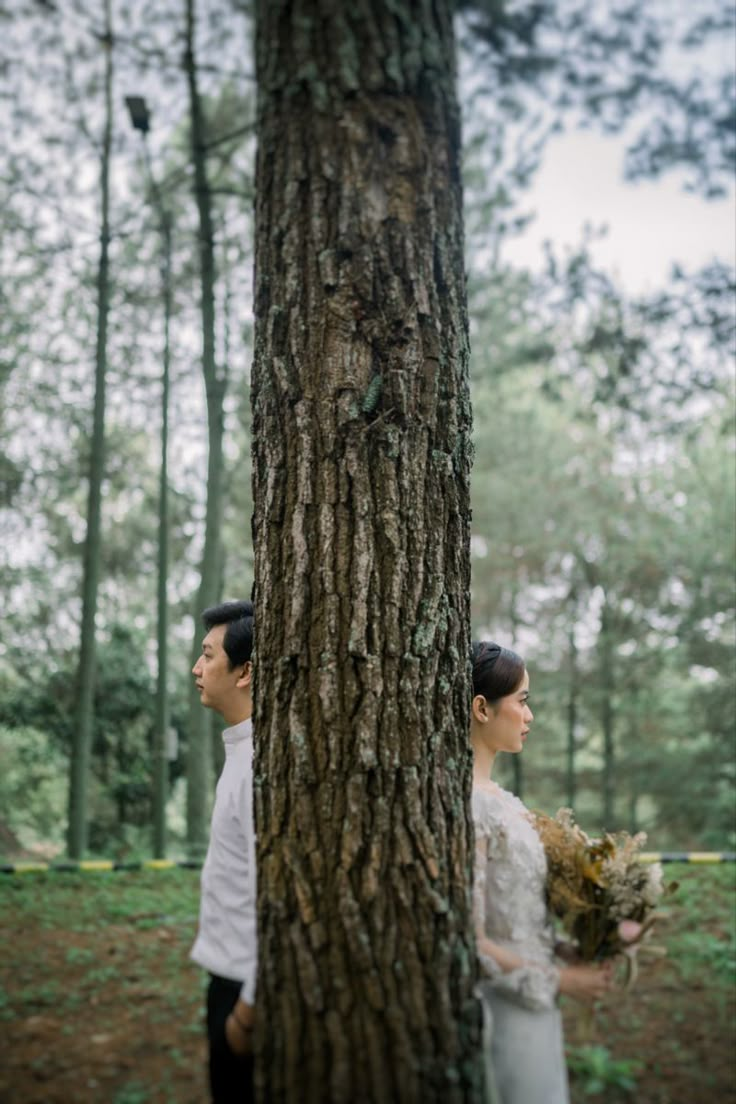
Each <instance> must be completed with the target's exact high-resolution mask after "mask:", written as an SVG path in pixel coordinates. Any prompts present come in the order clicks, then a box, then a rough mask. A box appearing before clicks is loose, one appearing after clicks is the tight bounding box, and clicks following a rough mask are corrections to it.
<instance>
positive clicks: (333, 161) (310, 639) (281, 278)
mask: <svg viewBox="0 0 736 1104" xmlns="http://www.w3.org/2000/svg"><path fill="white" fill-rule="evenodd" d="M451 11H452V5H451V4H450V3H437V4H434V5H432V6H428V5H427V6H425V5H418V4H412V3H400V2H393V3H387V2H378V0H374V2H369V0H354V2H353V3H352V4H350V5H338V4H333V5H330V4H327V5H324V4H317V3H316V0H301V2H298V0H297V2H293V0H292V2H289V0H261V2H260V3H259V4H258V5H257V43H256V51H257V70H258V81H259V110H258V135H259V150H258V163H257V201H256V204H257V206H256V286H255V310H256V330H255V362H254V369H253V390H252V402H253V418H254V424H253V443H254V452H253V463H254V476H253V487H254V545H255V580H256V582H255V595H256V619H257V630H256V686H255V715H254V729H255V733H256V767H255V778H256V781H255V789H256V816H257V826H258V862H259V906H258V912H259V933H260V934H259V938H260V943H259V953H260V974H259V984H258V996H257V1002H258V1009H259V1013H258V1028H257V1031H258V1038H257V1053H258V1067H257V1084H258V1086H259V1091H260V1094H261V1099H263V1100H268V1101H269V1102H278V1101H289V1102H293V1104H297V1102H299V1104H310V1102H314V1104H317V1102H319V1104H326V1102H328V1101H329V1102H335V1104H359V1102H369V1101H370V1102H372V1104H378V1102H379V1101H380V1102H381V1104H390V1102H392V1101H395V1102H401V1104H411V1102H413V1101H417V1102H419V1101H422V1102H425V1104H426V1102H432V1101H442V1102H443V1104H447V1102H452V1101H467V1100H471V1099H476V1098H477V1093H478V1091H479V1068H480V1066H479V1058H480V1052H479V1040H478V1010H477V1005H476V1002H475V1000H474V999H473V996H472V987H473V983H474V975H475V965H474V963H475V953H474V940H473V926H472V922H471V913H470V895H469V886H470V876H471V865H472V861H471V860H472V829H471V823H470V817H469V800H468V799H469V792H470V782H471V773H472V772H471V756H470V751H469V741H468V716H469V707H470V692H469V678H468V676H469V663H468V656H469V645H470V623H469V563H470V560H469V514H470V511H469V494H468V483H469V472H470V463H471V443H470V430H471V414H470V404H469V396H468V373H467V360H468V340H467V318H466V302H465V285H464V274H463V242H462V216H461V189H460V173H459V144H460V139H459V126H458V111H457V105H456V100H455V90H454V44H453V35H452V20H451Z"/></svg>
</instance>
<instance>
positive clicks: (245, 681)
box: [235, 660, 253, 690]
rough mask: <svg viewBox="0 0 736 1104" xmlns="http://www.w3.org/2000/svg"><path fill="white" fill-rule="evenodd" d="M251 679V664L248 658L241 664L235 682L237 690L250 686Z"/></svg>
mask: <svg viewBox="0 0 736 1104" xmlns="http://www.w3.org/2000/svg"><path fill="white" fill-rule="evenodd" d="M252 681H253V664H252V663H251V662H250V660H248V662H247V663H244V664H243V667H242V670H241V672H240V676H239V677H238V681H237V682H236V683H235V685H236V686H237V688H238V690H245V688H246V686H250V684H251V682H252Z"/></svg>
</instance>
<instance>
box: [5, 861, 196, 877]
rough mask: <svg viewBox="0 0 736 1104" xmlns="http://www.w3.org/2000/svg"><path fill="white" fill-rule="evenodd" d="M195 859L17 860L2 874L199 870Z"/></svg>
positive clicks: (8, 864)
mask: <svg viewBox="0 0 736 1104" xmlns="http://www.w3.org/2000/svg"><path fill="white" fill-rule="evenodd" d="M201 866H202V863H201V862H198V861H197V860H195V859H141V860H140V861H138V862H114V861H113V860H112V859H84V860H82V861H80V862H58V863H44V862H17V863H0V874H37V873H41V874H47V873H48V874H51V873H53V874H76V873H80V872H88V871H92V872H94V871H110V870H113V871H117V870H173V869H175V868H177V867H180V868H183V869H185V870H199V869H200V868H201Z"/></svg>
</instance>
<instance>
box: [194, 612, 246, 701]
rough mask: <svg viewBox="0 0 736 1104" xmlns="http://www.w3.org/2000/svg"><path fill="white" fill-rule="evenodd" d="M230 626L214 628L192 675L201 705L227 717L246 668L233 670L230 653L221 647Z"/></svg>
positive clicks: (203, 643)
mask: <svg viewBox="0 0 736 1104" xmlns="http://www.w3.org/2000/svg"><path fill="white" fill-rule="evenodd" d="M226 631H227V625H215V626H213V628H211V629H210V631H209V632H208V633H207V635H206V636H205V638H204V640H203V641H202V654H201V656H200V657H199V659H198V660H197V662H196V663H195V664H194V667H192V674H193V675H194V680H195V683H196V686H197V690H198V691H199V700H200V701H201V702H202V705H206V706H207V707H208V708H209V709H214V710H215V711H216V712H217V713H226V712H227V711H228V705H229V703H230V702H231V701H232V700H233V697H234V696H237V694H238V690H237V684H238V680H239V679H240V678H241V677H242V674H243V668H242V667H235V669H234V670H231V669H230V661H229V659H228V657H227V652H226V651H225V649H224V648H223V646H222V642H223V640H224V639H225V632H226Z"/></svg>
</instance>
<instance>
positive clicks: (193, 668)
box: [192, 656, 202, 677]
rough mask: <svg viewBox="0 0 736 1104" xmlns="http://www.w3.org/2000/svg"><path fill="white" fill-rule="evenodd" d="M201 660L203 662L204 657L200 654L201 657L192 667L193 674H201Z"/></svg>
mask: <svg viewBox="0 0 736 1104" xmlns="http://www.w3.org/2000/svg"><path fill="white" fill-rule="evenodd" d="M201 662H202V657H201V656H200V657H199V659H198V660H197V662H196V663H195V664H194V666H193V667H192V674H193V675H194V676H195V677H196V676H197V675H198V674H199V665H200V663H201Z"/></svg>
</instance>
